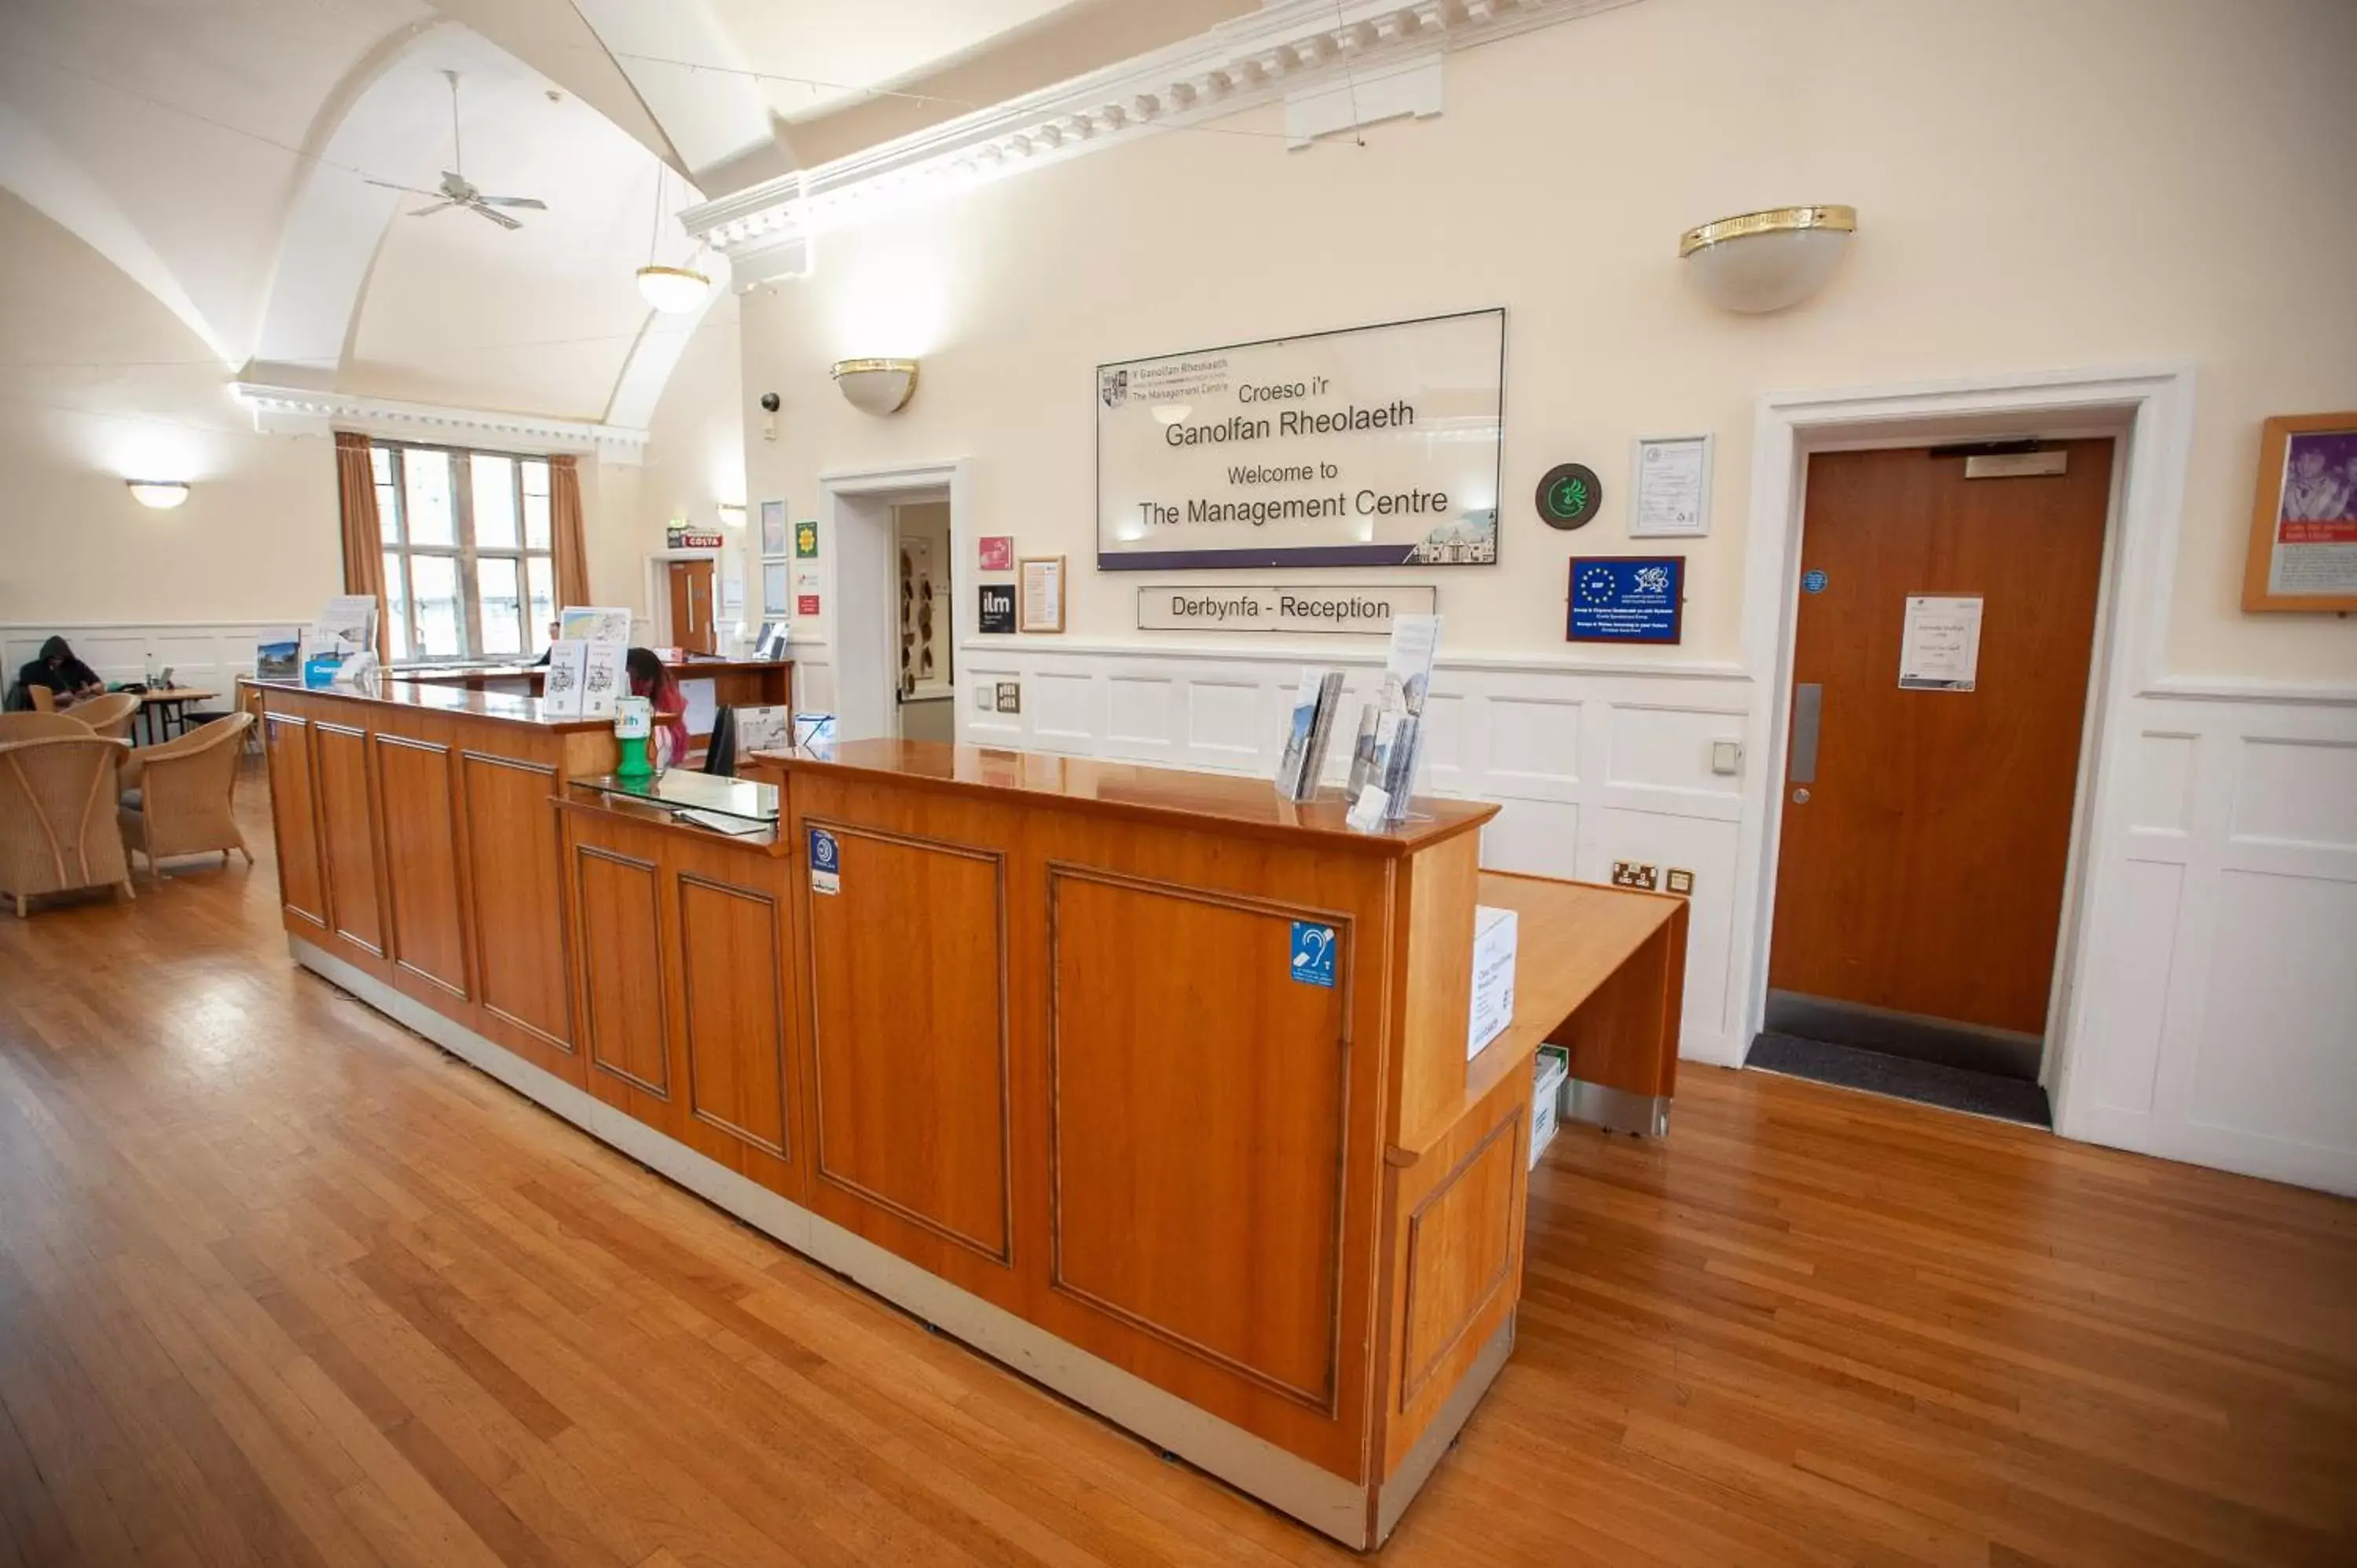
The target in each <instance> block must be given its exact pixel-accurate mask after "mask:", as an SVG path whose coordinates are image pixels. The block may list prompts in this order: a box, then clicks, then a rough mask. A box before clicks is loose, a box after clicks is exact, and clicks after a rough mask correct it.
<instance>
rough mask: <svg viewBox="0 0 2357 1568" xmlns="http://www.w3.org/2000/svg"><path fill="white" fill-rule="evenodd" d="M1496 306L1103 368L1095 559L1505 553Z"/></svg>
mask: <svg viewBox="0 0 2357 1568" xmlns="http://www.w3.org/2000/svg"><path fill="white" fill-rule="evenodd" d="M1505 323H1506V313H1505V312H1504V311H1503V310H1477V311H1469V312H1467V313H1465V314H1462V315H1458V316H1437V317H1427V318H1426V319H1424V320H1421V321H1401V322H1394V323H1392V324H1390V325H1388V326H1383V327H1360V328H1350V329H1348V330H1344V331H1338V332H1318V333H1313V334H1310V335H1309V336H1307V337H1301V338H1271V339H1268V340H1267V341H1265V342H1259V343H1240V344H1234V345H1232V346H1230V347H1228V348H1224V349H1200V350H1197V351H1194V352H1191V353H1185V354H1170V355H1166V356H1164V357H1162V358H1160V359H1154V360H1127V361H1125V362H1123V363H1120V364H1111V365H1100V366H1098V367H1097V565H1098V567H1099V568H1100V569H1101V570H1103V571H1108V572H1115V571H1157V570H1173V569H1175V570H1185V571H1200V570H1202V569H1204V568H1207V567H1211V568H1218V567H1265V566H1403V565H1442V566H1448V565H1485V564H1491V563H1493V562H1495V561H1496V560H1497V559H1498V459H1499V435H1500V428H1501V419H1502V413H1503V404H1502V401H1501V388H1502V382H1503V373H1502V372H1503V358H1504V353H1505Z"/></svg>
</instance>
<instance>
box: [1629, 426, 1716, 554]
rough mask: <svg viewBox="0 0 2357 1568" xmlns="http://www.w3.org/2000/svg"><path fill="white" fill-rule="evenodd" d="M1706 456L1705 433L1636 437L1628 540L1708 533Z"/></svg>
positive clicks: (1708, 445) (1707, 441) (1697, 536)
mask: <svg viewBox="0 0 2357 1568" xmlns="http://www.w3.org/2000/svg"><path fill="white" fill-rule="evenodd" d="M1711 456H1712V451H1711V438H1710V437H1709V436H1707V435H1663V436H1642V437H1640V438H1639V439H1638V442H1637V446H1636V450H1635V453H1634V455H1633V456H1631V459H1630V465H1629V537H1630V538H1631V539H1700V538H1702V537H1703V536H1704V535H1705V534H1706V533H1708V532H1710V467H1711Z"/></svg>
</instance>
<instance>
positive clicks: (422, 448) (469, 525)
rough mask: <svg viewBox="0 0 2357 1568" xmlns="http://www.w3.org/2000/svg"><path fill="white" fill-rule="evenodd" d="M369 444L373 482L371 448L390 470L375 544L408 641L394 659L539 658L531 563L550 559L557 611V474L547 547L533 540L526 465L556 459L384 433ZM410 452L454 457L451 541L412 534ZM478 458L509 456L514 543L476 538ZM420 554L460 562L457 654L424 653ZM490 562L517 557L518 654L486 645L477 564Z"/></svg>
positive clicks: (381, 498)
mask: <svg viewBox="0 0 2357 1568" xmlns="http://www.w3.org/2000/svg"><path fill="white" fill-rule="evenodd" d="M369 448H370V452H371V466H370V480H371V486H374V485H375V478H376V475H375V465H374V459H373V454H375V453H377V452H382V453H384V454H385V456H386V458H387V463H386V473H387V475H388V476H389V478H388V479H387V481H386V483H385V484H384V485H383V486H382V487H380V488H379V492H378V495H377V503H378V514H379V515H378V517H377V540H378V546H377V548H378V553H380V554H381V555H383V556H385V557H387V561H386V565H387V567H388V576H387V580H386V582H385V590H386V594H387V596H388V597H389V598H392V599H393V600H395V602H397V603H399V604H400V605H401V606H402V618H401V631H402V635H403V639H404V642H405V643H406V646H405V647H403V648H400V649H393V650H389V651H391V653H392V655H393V659H394V660H398V661H399V662H402V663H408V664H468V663H481V662H483V661H485V660H492V659H509V658H512V659H517V660H529V659H535V658H538V657H539V655H540V653H541V651H542V650H543V649H544V648H545V647H546V646H547V645H546V641H545V639H544V636H543V634H542V633H541V632H540V630H539V629H538V628H539V625H540V623H539V622H537V621H536V620H535V619H534V618H533V598H532V564H533V562H534V561H536V560H538V561H545V562H547V563H548V581H549V590H550V601H551V602H550V605H549V613H550V614H552V615H554V613H555V609H556V606H555V603H554V594H555V584H556V520H555V517H554V505H553V503H554V496H555V489H556V485H555V478H554V473H553V472H552V473H551V474H550V477H549V481H548V488H547V499H549V500H550V501H551V502H552V509H551V515H550V518H549V528H548V545H547V547H546V548H544V549H535V548H534V547H533V543H532V531H531V529H530V527H529V526H528V525H527V523H526V522H525V521H524V498H525V494H526V492H525V489H524V469H523V465H524V464H526V463H538V464H540V465H541V466H542V467H544V469H545V468H547V467H548V466H549V463H550V458H549V455H548V454H547V453H544V452H505V451H500V450H498V449H496V448H493V447H488V446H447V445H445V444H443V443H441V442H436V441H402V440H394V439H388V438H384V437H379V436H371V437H370V438H369ZM412 452H433V453H437V454H440V455H441V456H444V457H446V458H447V460H448V462H449V465H450V492H451V493H450V518H451V532H452V534H453V537H454V542H452V543H449V544H420V543H417V542H415V541H414V539H413V538H412V536H411V533H410V528H409V490H408V454H409V453H412ZM477 457H498V458H502V459H505V460H506V461H507V462H509V463H511V464H512V465H513V467H512V468H511V473H512V474H513V476H514V483H513V484H512V485H511V487H510V490H509V493H510V495H511V497H512V498H513V502H514V507H515V514H514V515H515V540H516V542H515V544H514V545H513V546H512V547H508V546H503V545H486V544H483V543H481V542H479V538H478V536H477V531H476V527H475V481H474V459H475V458H477ZM387 491H389V492H390V494H391V497H392V503H393V517H392V520H391V521H392V524H393V526H392V527H391V528H390V529H388V528H387V527H386V521H387V520H386V518H385V517H384V515H383V508H384V500H385V492H387ZM420 556H426V557H432V558H435V559H440V560H447V561H451V562H454V563H456V564H457V581H458V611H459V628H458V629H459V640H460V644H461V646H460V650H459V651H458V652H457V653H427V652H425V651H424V650H423V648H422V646H421V644H420V641H419V632H418V624H419V619H418V613H417V596H416V592H415V585H416V580H417V576H416V572H415V569H414V561H415V559H416V558H417V557H420ZM484 560H494V561H512V562H514V563H515V572H516V595H517V615H518V618H520V620H521V622H522V625H521V626H520V628H518V629H519V630H520V632H521V633H522V650H521V651H520V652H517V653H513V654H493V653H487V652H485V651H483V595H482V579H481V576H480V574H479V570H478V567H479V563H481V562H482V561H484ZM395 564H397V565H398V570H399V572H400V579H399V581H398V583H395V582H394V581H393V578H392V577H391V575H390V569H391V568H393V567H394V566H395ZM387 630H388V633H390V630H391V628H387Z"/></svg>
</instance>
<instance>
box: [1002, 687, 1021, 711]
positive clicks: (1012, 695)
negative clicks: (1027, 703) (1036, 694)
mask: <svg viewBox="0 0 2357 1568" xmlns="http://www.w3.org/2000/svg"><path fill="white" fill-rule="evenodd" d="M998 711H999V712H1000V713H1002V714H1019V713H1021V712H1022V711H1023V686H1022V683H1021V682H1016V681H1001V682H999V683H998Z"/></svg>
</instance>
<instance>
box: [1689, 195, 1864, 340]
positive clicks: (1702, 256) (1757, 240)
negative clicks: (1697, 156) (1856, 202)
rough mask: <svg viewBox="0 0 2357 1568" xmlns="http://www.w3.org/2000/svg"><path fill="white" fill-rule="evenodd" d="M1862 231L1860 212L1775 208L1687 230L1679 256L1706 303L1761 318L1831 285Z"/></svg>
mask: <svg viewBox="0 0 2357 1568" xmlns="http://www.w3.org/2000/svg"><path fill="white" fill-rule="evenodd" d="M1856 231H1857V208H1855V207H1839V206H1834V205H1830V204H1826V205H1820V206H1814V207H1776V208H1770V209H1768V210H1767V211H1765V212H1745V213H1740V214H1738V215H1737V216H1736V217H1733V218H1721V219H1719V220H1717V221H1716V222H1712V223H1706V224H1704V225H1703V226H1702V227H1700V228H1699V229H1689V230H1687V231H1685V233H1684V235H1682V236H1680V238H1679V240H1678V256H1679V259H1680V260H1682V261H1684V262H1685V263H1687V266H1686V276H1687V277H1688V278H1689V279H1691V280H1692V281H1693V283H1694V285H1695V287H1696V288H1698V289H1700V290H1701V291H1702V295H1703V297H1704V298H1705V299H1707V300H1709V301H1710V302H1711V303H1712V304H1713V305H1716V306H1718V307H1719V308H1720V309H1722V310H1737V311H1741V312H1743V313H1744V314H1745V315H1747V316H1756V315H1760V314H1763V313H1765V312H1768V311H1771V310H1781V309H1783V308H1784V307H1785V306H1791V305H1798V304H1800V303H1801V301H1803V300H1804V299H1806V298H1808V297H1809V296H1810V295H1813V294H1814V293H1816V292H1817V290H1819V289H1821V288H1823V287H1824V286H1825V284H1826V282H1827V280H1829V279H1830V278H1831V277H1832V276H1833V275H1834V268H1835V266H1837V265H1839V264H1840V263H1841V258H1842V252H1843V251H1845V250H1846V249H1847V248H1848V245H1849V237H1850V235H1851V234H1852V233H1854V232H1856Z"/></svg>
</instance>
